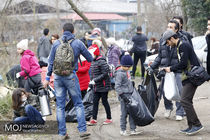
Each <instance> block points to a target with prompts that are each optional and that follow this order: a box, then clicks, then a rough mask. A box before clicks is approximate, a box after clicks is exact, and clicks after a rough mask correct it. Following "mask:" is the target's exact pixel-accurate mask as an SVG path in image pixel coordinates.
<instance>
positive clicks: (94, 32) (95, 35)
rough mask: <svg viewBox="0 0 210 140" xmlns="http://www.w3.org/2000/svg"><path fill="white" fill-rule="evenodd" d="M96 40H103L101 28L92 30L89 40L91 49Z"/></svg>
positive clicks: (88, 43)
mask: <svg viewBox="0 0 210 140" xmlns="http://www.w3.org/2000/svg"><path fill="white" fill-rule="evenodd" d="M95 39H98V40H101V29H100V28H94V29H93V30H92V33H91V35H90V36H89V37H88V38H87V45H88V47H90V46H91V45H92V42H93V40H95Z"/></svg>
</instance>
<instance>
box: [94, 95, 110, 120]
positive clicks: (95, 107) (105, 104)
mask: <svg viewBox="0 0 210 140" xmlns="http://www.w3.org/2000/svg"><path fill="white" fill-rule="evenodd" d="M100 98H102V104H103V106H104V108H105V111H106V117H107V119H112V117H111V110H110V106H109V103H108V100H107V98H108V92H95V93H94V95H93V119H94V120H97V115H98V104H99V100H100Z"/></svg>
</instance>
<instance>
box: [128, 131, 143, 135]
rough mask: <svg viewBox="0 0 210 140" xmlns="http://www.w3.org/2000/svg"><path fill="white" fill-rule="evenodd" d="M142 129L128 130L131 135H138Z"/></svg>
mask: <svg viewBox="0 0 210 140" xmlns="http://www.w3.org/2000/svg"><path fill="white" fill-rule="evenodd" d="M142 132H143V131H136V130H131V132H130V136H133V135H139V134H141V133H142Z"/></svg>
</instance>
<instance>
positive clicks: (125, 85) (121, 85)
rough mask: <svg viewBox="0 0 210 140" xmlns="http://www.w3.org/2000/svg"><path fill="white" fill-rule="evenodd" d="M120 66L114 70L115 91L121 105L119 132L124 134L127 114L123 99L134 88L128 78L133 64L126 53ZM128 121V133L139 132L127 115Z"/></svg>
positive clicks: (134, 133)
mask: <svg viewBox="0 0 210 140" xmlns="http://www.w3.org/2000/svg"><path fill="white" fill-rule="evenodd" d="M120 63H121V67H120V68H119V69H118V70H117V71H116V72H115V91H116V93H117V94H118V95H119V101H120V106H121V115H120V128H121V131H120V134H121V135H122V136H126V135H127V132H126V123H127V121H126V119H127V116H128V115H129V114H128V110H127V108H126V104H125V101H124V100H123V99H124V98H126V97H129V96H131V94H132V91H133V90H134V87H133V84H132V82H131V80H130V73H129V71H128V70H129V69H130V67H131V66H132V65H133V60H132V58H131V56H130V55H129V54H128V53H125V55H123V56H122V58H121V61H120ZM129 123H130V134H131V135H137V134H139V132H137V131H136V125H135V123H134V120H133V119H132V117H131V116H130V115H129Z"/></svg>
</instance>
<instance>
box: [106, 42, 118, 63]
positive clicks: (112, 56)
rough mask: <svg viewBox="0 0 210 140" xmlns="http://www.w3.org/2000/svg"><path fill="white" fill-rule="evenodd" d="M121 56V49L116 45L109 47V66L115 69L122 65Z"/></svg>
mask: <svg viewBox="0 0 210 140" xmlns="http://www.w3.org/2000/svg"><path fill="white" fill-rule="evenodd" d="M120 55H121V51H120V48H119V47H117V46H114V45H111V46H109V47H108V53H107V57H108V64H109V65H110V64H113V65H114V66H115V67H116V66H117V65H118V64H119V63H120V61H119V57H120Z"/></svg>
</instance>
